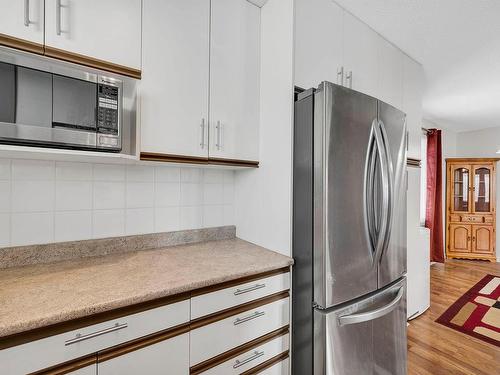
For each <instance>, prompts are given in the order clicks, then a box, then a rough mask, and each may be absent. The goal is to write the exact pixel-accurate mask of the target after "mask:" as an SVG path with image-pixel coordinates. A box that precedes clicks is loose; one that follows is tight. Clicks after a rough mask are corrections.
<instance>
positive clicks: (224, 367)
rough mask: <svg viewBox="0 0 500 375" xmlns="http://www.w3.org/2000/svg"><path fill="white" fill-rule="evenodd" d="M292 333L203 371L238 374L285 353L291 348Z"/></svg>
mask: <svg viewBox="0 0 500 375" xmlns="http://www.w3.org/2000/svg"><path fill="white" fill-rule="evenodd" d="M289 343H290V335H289V334H288V333H287V334H285V335H282V336H279V337H276V338H275V339H273V340H271V341H268V342H266V343H264V344H262V345H259V346H257V347H255V348H253V349H251V350H248V351H246V352H245V353H242V354H240V355H238V356H237V357H234V358H231V359H230V360H228V361H226V362H224V363H221V364H220V365H217V366H215V367H212V368H211V369H208V370H207V371H204V372H202V373H201V374H203V375H233V374H234V375H237V374H241V373H242V372H244V371H247V370H250V369H251V368H253V367H255V366H257V365H259V364H261V363H263V362H265V361H267V360H269V359H271V358H273V357H274V356H276V355H278V354H280V353H283V352H285V351H287V350H288V349H289Z"/></svg>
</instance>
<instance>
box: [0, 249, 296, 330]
mask: <svg viewBox="0 0 500 375" xmlns="http://www.w3.org/2000/svg"><path fill="white" fill-rule="evenodd" d="M292 263H293V260H292V259H291V258H289V257H286V256H283V255H280V254H278V253H275V252H272V251H269V250H266V249H264V248H262V247H259V246H256V245H253V244H251V243H249V242H246V241H243V240H240V239H230V240H222V241H209V242H201V243H196V244H190V245H181V246H174V247H167V248H162V249H155V250H141V251H135V252H128V253H124V254H114V255H108V256H102V257H93V258H86V259H79V260H69V261H64V262H58V263H51V264H43V265H34V266H25V267H18V268H10V269H4V270H0V338H1V337H4V336H8V335H12V334H15V333H19V332H24V331H28V330H31V329H34V328H39V327H44V326H47V325H51V324H55V323H60V322H63V321H67V320H71V319H75V318H79V317H83V316H88V315H90V314H94V313H98V312H103V311H108V310H112V309H115V308H119V307H123V306H128V305H131V304H136V303H140V302H145V301H149V300H153V299H156V298H160V297H166V296H171V295H175V294H178V293H182V292H187V291H190V290H194V289H197V288H200V287H204V286H209V285H214V284H218V283H221V282H224V281H228V280H233V279H237V278H240V277H244V276H248V275H253V274H257V273H261V272H266V271H270V270H273V269H278V268H282V267H286V266H289V265H291V264H292Z"/></svg>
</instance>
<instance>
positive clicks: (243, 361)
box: [233, 350, 264, 368]
mask: <svg viewBox="0 0 500 375" xmlns="http://www.w3.org/2000/svg"><path fill="white" fill-rule="evenodd" d="M263 355H264V352H259V351H257V350H256V351H254V352H253V355H252V356H250V357H248V358H247V359H244V360H242V361H240V360H238V359H237V360H236V362H234V365H233V368H238V367H240V366H243V365H246V364H247V363H248V362H252V361H253V360H254V359H257V358H259V357H262V356H263Z"/></svg>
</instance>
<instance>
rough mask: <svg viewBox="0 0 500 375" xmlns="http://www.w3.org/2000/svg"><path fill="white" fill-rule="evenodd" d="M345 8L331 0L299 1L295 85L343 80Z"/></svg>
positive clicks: (311, 84) (296, 25)
mask: <svg viewBox="0 0 500 375" xmlns="http://www.w3.org/2000/svg"><path fill="white" fill-rule="evenodd" d="M342 23H343V10H342V8H340V7H339V6H338V5H337V4H335V3H334V2H333V1H331V0H296V1H295V51H294V52H295V85H297V86H299V87H302V88H304V89H308V88H310V87H317V86H318V85H319V84H320V83H321V82H322V81H330V82H333V83H337V84H340V85H341V84H342V83H343V82H342V76H341V75H338V74H337V73H338V71H339V69H341V67H342V64H343V59H342V45H343V36H342V35H343V27H342Z"/></svg>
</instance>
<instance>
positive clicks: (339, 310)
mask: <svg viewBox="0 0 500 375" xmlns="http://www.w3.org/2000/svg"><path fill="white" fill-rule="evenodd" d="M406 152H407V132H406V116H405V114H404V113H402V112H401V111H399V110H398V109H396V108H394V107H392V106H390V105H388V104H386V103H384V102H382V101H380V100H377V99H376V98H373V97H371V96H368V95H365V94H362V93H359V92H356V91H353V90H351V89H348V88H345V87H343V86H338V85H335V84H332V83H329V82H323V83H321V84H320V85H319V87H318V88H316V89H310V90H307V91H304V92H302V93H300V94H298V96H297V98H296V101H295V125H294V157H293V163H294V165H293V176H294V177H293V246H292V247H293V257H294V258H295V266H294V272H293V293H294V294H293V301H292V319H293V326H292V327H293V330H292V331H293V332H292V373H293V374H295V375H305V374H315V375H316V374H328V375H333V374H334V375H369V374H387V375H389V374H390V375H400V374H406V278H405V274H406V184H407V182H406V181H407V176H406Z"/></svg>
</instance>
